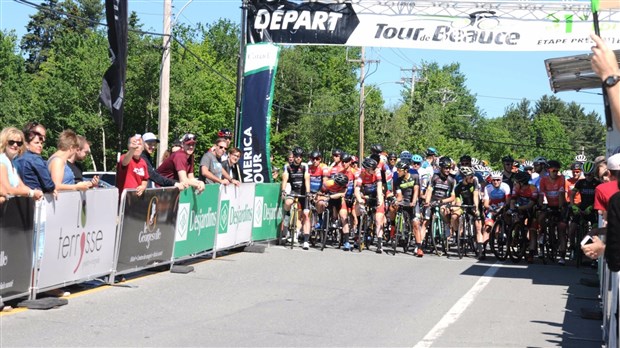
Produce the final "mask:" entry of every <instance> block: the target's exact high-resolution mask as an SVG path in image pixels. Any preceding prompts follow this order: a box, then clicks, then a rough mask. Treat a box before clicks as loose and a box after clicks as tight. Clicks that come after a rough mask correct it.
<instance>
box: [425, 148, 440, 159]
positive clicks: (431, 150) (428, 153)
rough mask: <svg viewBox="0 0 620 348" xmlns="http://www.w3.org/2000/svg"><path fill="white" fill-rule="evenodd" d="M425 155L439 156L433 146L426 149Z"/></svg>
mask: <svg viewBox="0 0 620 348" xmlns="http://www.w3.org/2000/svg"><path fill="white" fill-rule="evenodd" d="M426 156H427V157H428V156H439V152H437V149H435V148H434V147H429V148H428V149H426Z"/></svg>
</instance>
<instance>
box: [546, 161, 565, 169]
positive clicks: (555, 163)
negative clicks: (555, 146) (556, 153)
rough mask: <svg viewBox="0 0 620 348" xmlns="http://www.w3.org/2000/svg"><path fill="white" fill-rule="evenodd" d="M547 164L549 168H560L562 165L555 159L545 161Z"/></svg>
mask: <svg viewBox="0 0 620 348" xmlns="http://www.w3.org/2000/svg"><path fill="white" fill-rule="evenodd" d="M547 166H548V167H549V168H556V169H560V168H562V165H561V164H560V162H559V161H556V160H551V161H549V162H547Z"/></svg>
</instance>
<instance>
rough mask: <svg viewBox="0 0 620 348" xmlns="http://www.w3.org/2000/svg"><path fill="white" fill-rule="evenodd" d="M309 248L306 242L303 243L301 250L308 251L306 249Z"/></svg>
mask: <svg viewBox="0 0 620 348" xmlns="http://www.w3.org/2000/svg"><path fill="white" fill-rule="evenodd" d="M309 247H310V246H309V245H308V242H304V244H303V246H302V248H303V249H304V250H308V248H309Z"/></svg>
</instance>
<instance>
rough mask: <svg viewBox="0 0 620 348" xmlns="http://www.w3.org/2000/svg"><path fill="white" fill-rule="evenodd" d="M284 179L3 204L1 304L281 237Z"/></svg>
mask: <svg viewBox="0 0 620 348" xmlns="http://www.w3.org/2000/svg"><path fill="white" fill-rule="evenodd" d="M280 204H281V199H280V185H279V184H241V186H240V187H236V186H234V185H228V186H223V185H207V186H206V188H205V191H204V192H202V193H201V194H195V192H194V191H193V190H192V189H186V190H184V191H181V192H179V191H178V190H177V189H175V188H158V189H147V190H146V191H145V192H144V193H143V194H142V195H141V196H138V195H137V194H136V192H135V190H125V191H123V193H122V195H121V196H120V200H119V192H118V190H117V189H115V188H111V189H96V190H88V191H85V192H61V193H59V194H58V197H57V198H56V199H54V197H53V196H52V195H45V199H42V200H40V201H34V200H33V199H32V198H27V197H13V198H11V199H9V200H8V201H6V202H4V203H3V204H0V302H4V301H9V300H12V299H16V298H26V297H27V298H29V299H35V298H36V297H37V294H40V293H42V292H45V291H49V290H53V289H58V288H61V287H64V286H68V285H72V284H76V283H82V282H85V281H89V280H93V279H99V278H104V277H108V281H109V282H110V283H113V282H114V277H115V276H116V275H122V274H126V273H133V272H137V271H140V270H144V269H147V268H152V267H157V266H161V265H166V264H173V263H175V262H177V263H178V262H180V261H184V260H188V259H191V258H195V257H199V256H204V255H212V257H216V255H217V253H218V252H220V251H223V250H227V249H233V248H237V247H240V246H244V245H249V244H251V243H252V242H254V241H267V240H273V239H275V238H276V236H277V231H278V226H279V224H280V220H281V216H282V213H281V210H280V209H281V206H280Z"/></svg>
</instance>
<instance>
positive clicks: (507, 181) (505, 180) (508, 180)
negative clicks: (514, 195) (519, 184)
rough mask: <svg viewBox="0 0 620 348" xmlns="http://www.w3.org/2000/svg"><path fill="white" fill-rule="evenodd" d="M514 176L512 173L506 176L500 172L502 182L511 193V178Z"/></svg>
mask: <svg viewBox="0 0 620 348" xmlns="http://www.w3.org/2000/svg"><path fill="white" fill-rule="evenodd" d="M513 176H514V173H510V175H507V173H506V171H503V172H502V182H503V183H505V184H506V185H508V187H510V190H511V191H512V187H513V186H512V177H513Z"/></svg>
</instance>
